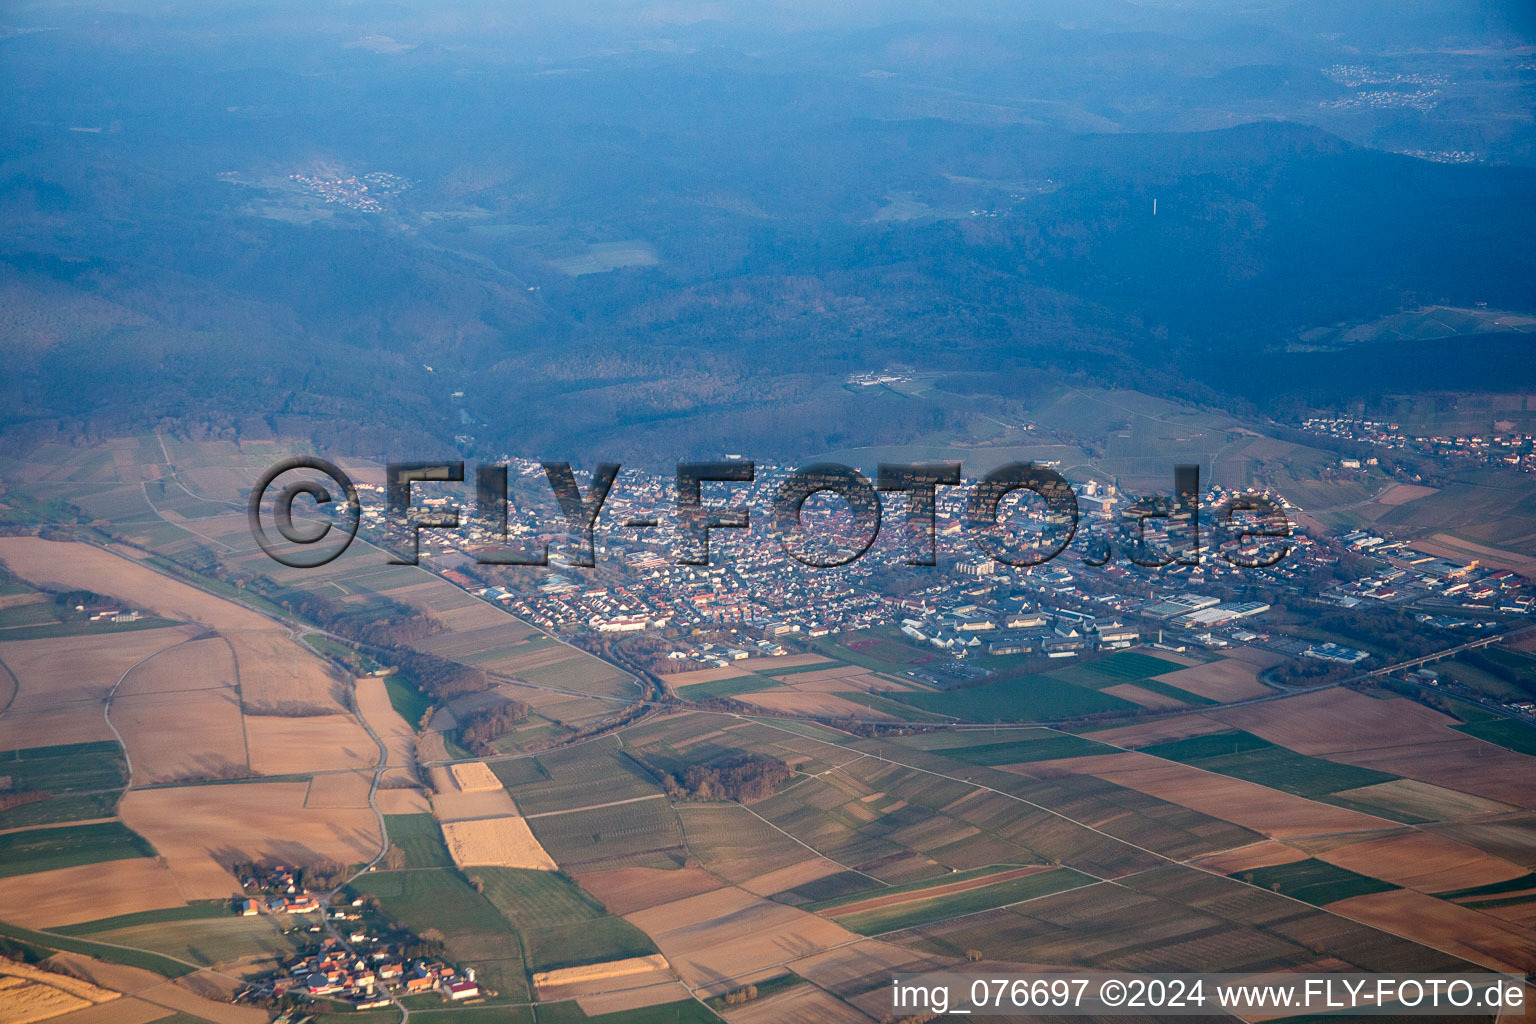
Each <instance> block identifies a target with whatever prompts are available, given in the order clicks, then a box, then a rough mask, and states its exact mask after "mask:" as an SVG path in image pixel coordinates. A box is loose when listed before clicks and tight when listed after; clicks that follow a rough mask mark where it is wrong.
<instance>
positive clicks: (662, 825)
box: [528, 800, 684, 871]
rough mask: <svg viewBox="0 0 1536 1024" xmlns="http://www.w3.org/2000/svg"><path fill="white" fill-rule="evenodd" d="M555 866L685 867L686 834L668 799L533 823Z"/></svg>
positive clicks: (573, 868)
mask: <svg viewBox="0 0 1536 1024" xmlns="http://www.w3.org/2000/svg"><path fill="white" fill-rule="evenodd" d="M528 825H529V827H530V828H532V829H533V833H534V835H535V836H537V837H538V840H539V842H540V843H542V844H543V846H544V849H546V850H548V851H549V855H550V856H551V857H553V858H554V859H555V862H556V863H558V864H562V865H564V866H566V867H567V868H569V869H572V870H584V871H595V870H599V869H601V868H605V867H656V868H673V867H679V866H681V865H682V862H683V858H684V851H683V834H682V831H681V829H679V828H678V824H677V816H676V815H675V814H673V813H672V808H671V807H670V806H668V804H667V801H665V800H641V801H638V802H636V803H632V804H620V805H619V806H617V807H599V808H594V809H592V810H584V811H575V812H572V813H570V814H557V815H553V816H551V817H547V818H533V819H530V820H529V822H528Z"/></svg>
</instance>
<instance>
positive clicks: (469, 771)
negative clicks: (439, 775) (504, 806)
mask: <svg viewBox="0 0 1536 1024" xmlns="http://www.w3.org/2000/svg"><path fill="white" fill-rule="evenodd" d="M448 770H449V772H451V773H452V775H453V781H454V784H455V785H457V786H458V787H459V791H460V792H461V793H485V792H488V791H491V790H497V789H500V788H501V780H500V779H498V778H497V777H496V773H495V772H493V771H491V768H490V765H488V764H486V763H485V762H484V761H470V762H468V763H466V764H454V765H449V766H448Z"/></svg>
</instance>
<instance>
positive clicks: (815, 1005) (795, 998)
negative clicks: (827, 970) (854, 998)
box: [726, 985, 869, 1024]
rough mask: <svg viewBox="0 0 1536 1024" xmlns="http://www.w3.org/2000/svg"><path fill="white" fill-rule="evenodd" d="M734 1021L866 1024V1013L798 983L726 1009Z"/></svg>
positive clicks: (746, 1023) (737, 1023)
mask: <svg viewBox="0 0 1536 1024" xmlns="http://www.w3.org/2000/svg"><path fill="white" fill-rule="evenodd" d="M726 1019H727V1020H729V1021H730V1022H731V1024H864V1022H866V1021H868V1020H869V1017H867V1016H866V1015H865V1014H864V1013H862V1012H860V1011H859V1010H856V1009H854V1008H853V1007H851V1006H849V1005H848V1004H847V1003H845V1002H843V1001H842V1000H841V999H839V998H837V997H836V996H834V995H832V994H831V993H829V992H824V991H823V990H821V989H819V988H817V987H816V986H814V985H796V986H795V987H794V988H791V989H789V990H788V991H785V992H776V993H774V994H773V995H771V996H768V997H767V998H764V999H754V1000H753V1001H752V1002H750V1003H744V1004H743V1005H741V1006H740V1007H736V1008H733V1009H731V1010H729V1011H727V1013H726Z"/></svg>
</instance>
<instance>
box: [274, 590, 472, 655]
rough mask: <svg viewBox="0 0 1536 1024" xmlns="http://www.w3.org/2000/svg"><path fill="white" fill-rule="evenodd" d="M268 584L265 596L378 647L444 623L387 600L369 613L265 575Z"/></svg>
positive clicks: (435, 630) (406, 640)
mask: <svg viewBox="0 0 1536 1024" xmlns="http://www.w3.org/2000/svg"><path fill="white" fill-rule="evenodd" d="M262 582H263V583H264V584H266V586H262V587H259V588H253V589H259V590H260V591H262V593H263V596H265V597H267V598H269V599H270V600H272V601H273V602H275V603H277V604H279V605H282V606H283V607H284V608H286V609H287V610H288V611H290V612H292V613H293V614H294V615H296V616H298V617H299V618H302V619H307V620H308V621H310V622H313V623H314V624H315V625H317V626H319V627H320V628H321V629H325V630H329V631H330V632H332V633H336V634H338V635H340V636H344V637H347V638H349V639H351V640H356V641H358V642H359V643H364V644H369V645H372V646H374V647H394V646H395V645H397V644H404V643H410V642H411V641H413V640H425V639H426V638H427V637H429V636H431V635H433V634H434V633H439V632H441V631H442V629H443V626H442V623H440V622H438V621H437V620H436V619H433V618H431V617H429V616H426V615H423V614H421V613H420V612H417V611H414V610H413V609H410V608H407V607H405V606H404V605H400V604H396V603H394V602H393V601H390V602H387V603H385V604H384V606H383V607H378V605H377V603H370V604H369V606H368V613H367V615H366V616H362V615H359V614H358V610H357V609H356V608H354V607H351V606H349V605H344V604H342V603H341V602H340V601H335V600H332V599H331V598H329V597H326V596H325V595H323V594H311V593H309V592H307V591H302V590H296V589H290V588H286V587H280V586H278V585H276V584H274V583H272V582H271V581H270V580H267V579H265V578H263V580H262Z"/></svg>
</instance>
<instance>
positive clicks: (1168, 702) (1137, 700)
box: [1103, 683, 1185, 708]
mask: <svg viewBox="0 0 1536 1024" xmlns="http://www.w3.org/2000/svg"><path fill="white" fill-rule="evenodd" d="M1103 692H1105V693H1107V694H1110V695H1111V696H1114V697H1119V698H1120V699H1121V700H1128V701H1130V702H1131V703H1132V704H1140V705H1141V706H1142V707H1144V708H1180V707H1184V706H1185V705H1184V701H1182V700H1179V699H1178V698H1177V697H1169V696H1166V695H1164V694H1161V693H1153V692H1152V691H1151V690H1144V689H1142V688H1141V687H1139V686H1137V685H1136V684H1135V683H1121V684H1120V685H1118V686H1106V687H1104V691H1103Z"/></svg>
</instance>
